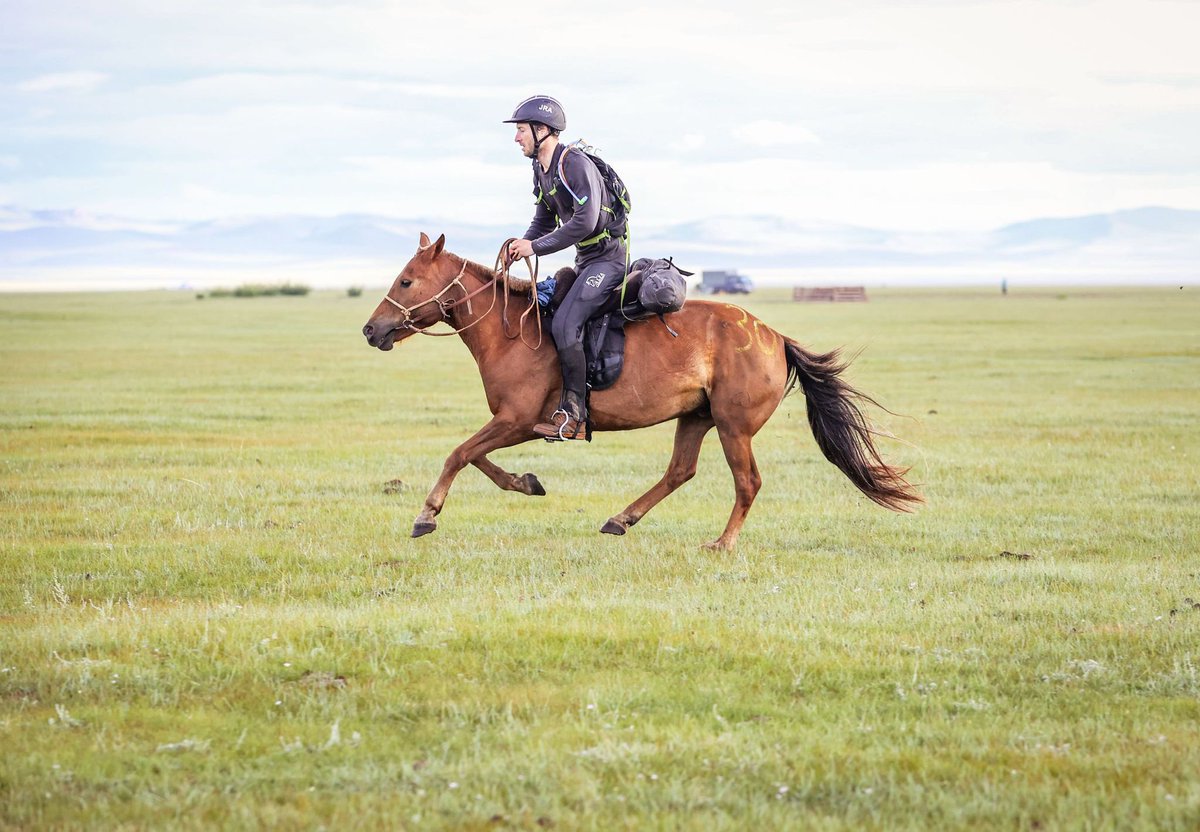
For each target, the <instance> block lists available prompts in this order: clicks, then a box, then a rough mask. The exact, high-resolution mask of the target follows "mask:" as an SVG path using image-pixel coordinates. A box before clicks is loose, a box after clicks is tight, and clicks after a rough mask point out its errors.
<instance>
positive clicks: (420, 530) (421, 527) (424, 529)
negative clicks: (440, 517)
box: [412, 520, 437, 537]
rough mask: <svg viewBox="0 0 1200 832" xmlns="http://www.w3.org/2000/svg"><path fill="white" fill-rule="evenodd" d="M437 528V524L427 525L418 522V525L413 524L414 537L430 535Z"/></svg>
mask: <svg viewBox="0 0 1200 832" xmlns="http://www.w3.org/2000/svg"><path fill="white" fill-rule="evenodd" d="M436 528H437V523H426V522H422V521H420V520H418V521H417V522H416V523H413V530H412V536H413V537H421V536H422V535H427V534H429V533H430V532H431V531H433V530H434V529H436Z"/></svg>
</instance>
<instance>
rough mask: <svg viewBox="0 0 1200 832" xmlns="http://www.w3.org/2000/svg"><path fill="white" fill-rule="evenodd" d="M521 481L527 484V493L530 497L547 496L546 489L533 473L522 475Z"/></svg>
mask: <svg viewBox="0 0 1200 832" xmlns="http://www.w3.org/2000/svg"><path fill="white" fill-rule="evenodd" d="M521 482H522V483H523V484H524V486H525V493H526V494H528V495H529V496H530V497H545V496H546V489H544V488H542V484H541V483H540V482H538V478H537V477H536V476H534V475H533V474H525V475H524V476H522V477H521Z"/></svg>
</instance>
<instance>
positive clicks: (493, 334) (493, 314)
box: [450, 261, 550, 369]
mask: <svg viewBox="0 0 1200 832" xmlns="http://www.w3.org/2000/svg"><path fill="white" fill-rule="evenodd" d="M467 271H468V272H469V273H470V274H471V276H472V281H471V282H472V283H473V284H474V285H472V286H471V287H470V288H469V289H468V291H474V290H475V289H476V288H478V286H479V285H480V284H482V283H483V282H484V281H490V280H491V276H492V270H491V269H489V268H487V267H486V266H481V265H479V264H478V263H472V262H471V261H467ZM530 302H533V303H536V302H537V301H536V289H535V287H534V286H533V285H532V281H531V285H530V287H529V294H528V295H526V294H521V293H518V292H510V291H508V289H507V288H506V287H505V285H504V282H503V281H502V280H501V281H498V282H497V285H495V286H493V287H492V288H490V289H485V290H484V291H482V292H480V293H479V294H478V295H476V296H475V297H473V298H471V300H470V303H469V305H468V304H467V303H464V304H461V305H459V306H456V307H455V308H454V309H453V310H451V320H450V325H451V326H453V327H454V328H455V329H457V330H459V337H460V338H462V340H463V343H464V344H466V346H467V349H468V350H470V351H471V355H473V356H474V357H475V361H476V362H477V363H478V364H479V366H480V368H481V369H482V368H483V367H484V366H485V365H487V364H489V363H491V362H492V361H497V360H500V359H501V356H504V357H505V359H506V360H518V361H519V360H520V358H519V356H520V354H521V353H525V354H528V355H530V356H532V355H533V352H534V351H533V350H532V349H530V347H531V346H533V345H535V344H538V343H539V342H541V343H548V342H549V341H550V333H549V332H548V331H544V332H540V333H539V330H538V323H539V318H538V311H537V310H536V309H534V310H533V311H532V312H530V313H529V315H528V316H527V318H526V323H525V329H526V330H531V331H530V332H527V333H521V335H522V336H524V337H521V336H517V337H513V338H510V337H509V336H508V333H512V334H513V335H517V333H518V331H519V330H520V328H521V321H520V317H521V313H522V312H524V311H525V310H526V309H527V308H528V307H529V304H530ZM506 314H507V316H508V326H507V332H506V328H505V323H504V318H505V315H506ZM526 341H527V342H529V343H528V344H526V343H523V342H526Z"/></svg>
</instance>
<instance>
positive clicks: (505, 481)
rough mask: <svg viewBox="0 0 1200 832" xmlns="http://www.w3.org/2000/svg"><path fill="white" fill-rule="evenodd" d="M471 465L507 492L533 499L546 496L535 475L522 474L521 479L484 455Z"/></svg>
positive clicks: (472, 461)
mask: <svg viewBox="0 0 1200 832" xmlns="http://www.w3.org/2000/svg"><path fill="white" fill-rule="evenodd" d="M471 464H472V465H474V466H475V467H476V468H478V469H479V470H480V471H482V472H483V473H484V474H485V475H486V476H487V478H488V479H489V480H491V481H492V482H494V483H496V485H498V486H500V487H501V488H503V489H504V490H505V491H520V492H521V493H522V494H528V495H530V496H531V497H545V496H546V489H544V488H542V484H541V483H540V482H539V481H538V478H537V477H536V476H535V475H533V474H522V475H521V476H519V477H518V476H517V475H516V474H510V473H509V472H508V471H505V470H504V469H503V468H501V467H500V466H499V465H497V464H496V463H494V462H492V461H491V460H490V459H488V458H487V457H486V456H484V455H482V454H480V455H479V456H477V457H475V458H474V459H472V460H471Z"/></svg>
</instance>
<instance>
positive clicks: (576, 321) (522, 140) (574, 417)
mask: <svg viewBox="0 0 1200 832" xmlns="http://www.w3.org/2000/svg"><path fill="white" fill-rule="evenodd" d="M504 123H505V124H515V125H517V134H516V137H515V138H514V139H513V141H515V142H516V143H517V144H519V145H521V150H522V151H523V152H524V154H525V156H526V157H527V158H529V159H532V160H533V163H532V164H533V193H534V196H535V197H536V198H537V202H536V207H535V208H534V213H533V222H532V223H531V224H530V226H529V230H528V231H526V232H525V234H524V236H523V237H522V239H519V240H514V241H513V242H512V243H511V244H510V245H509V247H508V256H509V258H510V259H511V260H517V259H519V258H521V257H529V256H530V255H533V254H536V255H539V256H543V255H547V254H553V253H554V252H556V251H562V250H563V249H565V248H567V247H568V246H575V272H576V274H577V275H578V277H577V278H576V280H575V283H574V284H573V285H572V286H571V290H570V291H569V292H568V293H567V295H566V297H565V298H563V300H562V302H561V303H560V305H559V307H558V309H557V310H556V311H555V312H554V318H553V321H552V322H551V324H550V333H551V335H552V336H553V337H554V345H555V347H556V348H557V349H558V361H559V364H560V366H561V368H562V379H563V394H562V400H561V402H560V404H559V409H558V410H556V411H555V412H554V413H553V414H552V415H551V416H550V418H549V420H548V421H546V422H543V423H541V424H538V425H535V426H534V428H533V429H534V431H535V432H536V433H537V434H538V435H539V436H544V437H546V438H548V439H583V438H584V436H585V434H586V422H587V409H586V405H585V402H586V398H585V396H584V390H585V387H586V384H587V359H586V358H584V352H583V330H584V325H585V324H586V323H587V321H588V319H589V318H590V317H591V316H592V315H593V314H594V313H595V312H596V310H597V309H599V308H600V307H601V306H602V305H603V304H604V301H605V299H606V298H607V297H608V296H609V295H610V293H611V292H612V290H613V289H614V288H615V287H617V286H619V285H620V284H621V281H622V280H624V278H625V264H626V262H627V259H626V251H625V245H626V242H625V223H624V222H617V221H616V220H615V215H614V214H613V210H612V197H611V195H610V194H609V192H608V189H607V188H606V187H605V186H604V181H603V180H602V179H601V177H600V171H599V170H598V169H597V168H596V165H595V164H593V162H592V161H591V160H590V159H589V158H588V157H587V155H586V154H584V153H580V152H577V151H576V152H571V151H569V150H568V148H567V147H566V146H565V145H562V144H560V143H559V140H558V135H559V133H560V132H562V130H564V129H565V128H566V126H567V120H566V117H565V116H564V115H563V109H562V105H561V104H559V103H558V101H556V100H555V99H553V98H550V97H549V96H545V95H535V96H533V97H532V98H526V99H525V100H524V101H522V102H521V103H520V104H518V105H517V108H516V110H514V111H513V114H512V118H509V119H506V120H505V122H504ZM564 154H566V156H565V158H563V157H564Z"/></svg>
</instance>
